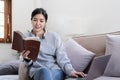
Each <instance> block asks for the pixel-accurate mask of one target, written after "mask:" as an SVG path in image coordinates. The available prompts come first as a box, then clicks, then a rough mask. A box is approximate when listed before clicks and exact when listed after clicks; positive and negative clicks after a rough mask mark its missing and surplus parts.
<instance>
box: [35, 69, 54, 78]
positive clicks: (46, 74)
mask: <svg viewBox="0 0 120 80" xmlns="http://www.w3.org/2000/svg"><path fill="white" fill-rule="evenodd" d="M33 78H34V80H53V78H52V74H51V72H50V70H49V69H47V68H41V69H39V70H38V71H37V72H36V73H35V74H34V76H33Z"/></svg>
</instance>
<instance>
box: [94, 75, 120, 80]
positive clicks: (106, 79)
mask: <svg viewBox="0 0 120 80" xmlns="http://www.w3.org/2000/svg"><path fill="white" fill-rule="evenodd" d="M94 80H120V77H108V76H101V77H98V78H96V79H94Z"/></svg>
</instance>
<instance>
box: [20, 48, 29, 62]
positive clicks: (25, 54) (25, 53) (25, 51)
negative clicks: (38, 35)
mask: <svg viewBox="0 0 120 80" xmlns="http://www.w3.org/2000/svg"><path fill="white" fill-rule="evenodd" d="M29 54H30V51H29V50H24V51H23V52H22V57H23V59H27V60H30V58H29V57H28V55H29Z"/></svg>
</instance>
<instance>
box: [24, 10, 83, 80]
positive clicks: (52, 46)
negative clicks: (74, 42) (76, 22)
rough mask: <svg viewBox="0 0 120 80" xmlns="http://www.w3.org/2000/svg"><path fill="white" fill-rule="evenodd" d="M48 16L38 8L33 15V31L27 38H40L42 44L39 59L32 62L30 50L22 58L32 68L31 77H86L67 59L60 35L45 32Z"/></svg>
mask: <svg viewBox="0 0 120 80" xmlns="http://www.w3.org/2000/svg"><path fill="white" fill-rule="evenodd" d="M47 20H48V15H47V13H46V11H45V10H44V9H43V8H36V9H35V10H34V11H33V12H32V14H31V24H32V28H33V29H32V30H31V32H28V33H26V34H25V36H26V37H39V40H40V42H41V45H40V50H39V54H38V58H37V60H36V61H34V62H33V61H32V60H31V59H30V58H29V57H28V55H29V53H30V51H29V50H27V51H24V52H23V54H22V56H23V59H24V61H26V62H27V64H28V66H29V67H30V72H29V74H30V77H31V78H33V79H34V80H64V78H65V74H66V75H68V76H71V77H78V76H82V77H84V76H85V74H84V73H83V72H76V71H75V70H74V68H73V67H72V65H71V63H70V60H69V58H68V57H67V54H66V51H65V48H64V45H63V43H62V41H61V39H60V37H59V35H58V34H56V33H54V32H47V31H46V30H45V27H46V23H47Z"/></svg>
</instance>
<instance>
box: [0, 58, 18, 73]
mask: <svg viewBox="0 0 120 80" xmlns="http://www.w3.org/2000/svg"><path fill="white" fill-rule="evenodd" d="M19 64H20V61H19V60H16V61H11V62H4V63H0V75H9V74H18V67H19Z"/></svg>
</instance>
